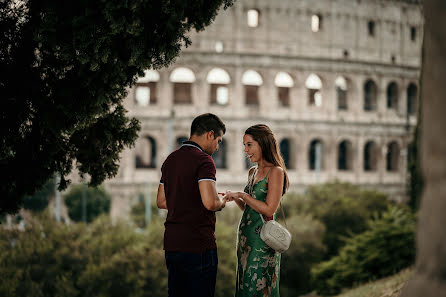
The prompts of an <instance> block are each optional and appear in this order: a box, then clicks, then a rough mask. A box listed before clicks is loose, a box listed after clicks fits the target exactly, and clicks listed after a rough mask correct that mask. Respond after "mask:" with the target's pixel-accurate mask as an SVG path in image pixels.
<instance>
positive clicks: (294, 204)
mask: <svg viewBox="0 0 446 297" xmlns="http://www.w3.org/2000/svg"><path fill="white" fill-rule="evenodd" d="M285 203H286V204H287V209H288V213H290V214H300V215H304V216H308V215H309V216H312V217H313V218H314V219H316V220H319V221H321V222H322V223H323V224H324V226H325V229H326V232H325V234H324V238H323V243H324V245H325V246H326V248H327V252H326V253H325V255H324V259H325V260H327V259H329V258H330V257H332V256H334V255H336V254H337V253H338V251H339V249H340V248H341V247H342V246H344V245H345V240H346V238H349V237H351V236H352V235H354V234H358V233H361V232H363V231H365V230H366V229H367V221H368V220H369V219H370V218H372V217H373V216H374V215H378V216H379V215H380V214H381V213H382V212H384V211H385V210H386V209H387V207H388V206H389V205H390V204H391V202H389V200H388V197H387V195H385V194H383V193H380V192H376V191H369V190H363V189H361V188H359V187H358V186H356V185H352V184H348V183H340V182H333V183H327V184H323V185H319V186H310V187H309V188H308V191H307V193H306V194H304V195H299V196H293V195H288V196H287V197H286V199H285Z"/></svg>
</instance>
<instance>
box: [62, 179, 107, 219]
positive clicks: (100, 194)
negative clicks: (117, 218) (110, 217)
mask: <svg viewBox="0 0 446 297" xmlns="http://www.w3.org/2000/svg"><path fill="white" fill-rule="evenodd" d="M83 195H85V206H86V207H85V221H86V222H88V223H90V222H92V221H93V219H95V218H96V217H97V216H99V215H100V214H108V213H109V212H110V203H111V197H110V195H109V194H108V193H107V192H105V190H104V188H102V187H97V188H94V187H87V186H86V185H82V184H81V185H76V186H73V187H72V188H70V191H68V193H67V194H66V195H65V197H64V198H65V204H66V205H67V207H68V215H69V216H70V219H71V220H73V221H75V222H80V221H82V220H83V217H82V211H83V210H82V199H83V197H82V196H83Z"/></svg>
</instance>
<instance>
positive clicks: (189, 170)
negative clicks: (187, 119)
mask: <svg viewBox="0 0 446 297" xmlns="http://www.w3.org/2000/svg"><path fill="white" fill-rule="evenodd" d="M225 132H226V128H225V125H224V124H223V122H222V121H221V120H220V119H219V118H218V117H217V116H216V115H214V114H210V113H207V114H203V115H200V116H198V117H196V118H195V119H194V120H193V122H192V126H191V136H190V138H189V141H185V142H184V143H183V145H182V146H181V147H180V148H179V149H178V150H176V151H174V152H173V153H171V154H170V155H169V156H168V157H167V159H166V161H164V164H163V166H162V167H161V181H160V185H159V187H158V194H157V198H156V203H157V205H158V207H159V208H163V209H167V210H168V212H167V218H166V222H165V224H164V225H165V232H164V250H165V258H166V266H167V271H168V295H169V297H176V296H194V297H196V296H198V297H210V296H214V291H215V281H216V277H217V264H218V257H217V245H216V241H215V240H216V239H215V234H214V232H215V212H216V211H219V210H221V209H223V208H224V207H225V204H226V199H220V198H219V197H218V194H217V192H216V189H215V182H216V178H215V172H216V169H215V164H214V161H213V160H212V158H211V155H212V154H213V153H214V152H215V151H217V150H218V146H219V144H220V143H221V141H222V137H223V134H224V133H225Z"/></svg>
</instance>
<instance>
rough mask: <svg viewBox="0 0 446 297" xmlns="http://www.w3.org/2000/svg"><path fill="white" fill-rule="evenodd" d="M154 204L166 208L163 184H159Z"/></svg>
mask: <svg viewBox="0 0 446 297" xmlns="http://www.w3.org/2000/svg"><path fill="white" fill-rule="evenodd" d="M156 206H158V208H161V209H167V200H166V193H165V192H164V185H163V184H159V186H158V194H157V195H156Z"/></svg>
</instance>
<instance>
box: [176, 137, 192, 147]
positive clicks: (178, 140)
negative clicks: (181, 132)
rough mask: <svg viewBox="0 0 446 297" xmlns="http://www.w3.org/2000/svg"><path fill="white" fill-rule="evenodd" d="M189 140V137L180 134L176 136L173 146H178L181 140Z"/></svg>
mask: <svg viewBox="0 0 446 297" xmlns="http://www.w3.org/2000/svg"><path fill="white" fill-rule="evenodd" d="M187 140H189V138H187V137H186V136H180V137H177V140H176V141H175V148H179V147H180V146H181V145H182V144H183V142H185V141H187Z"/></svg>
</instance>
